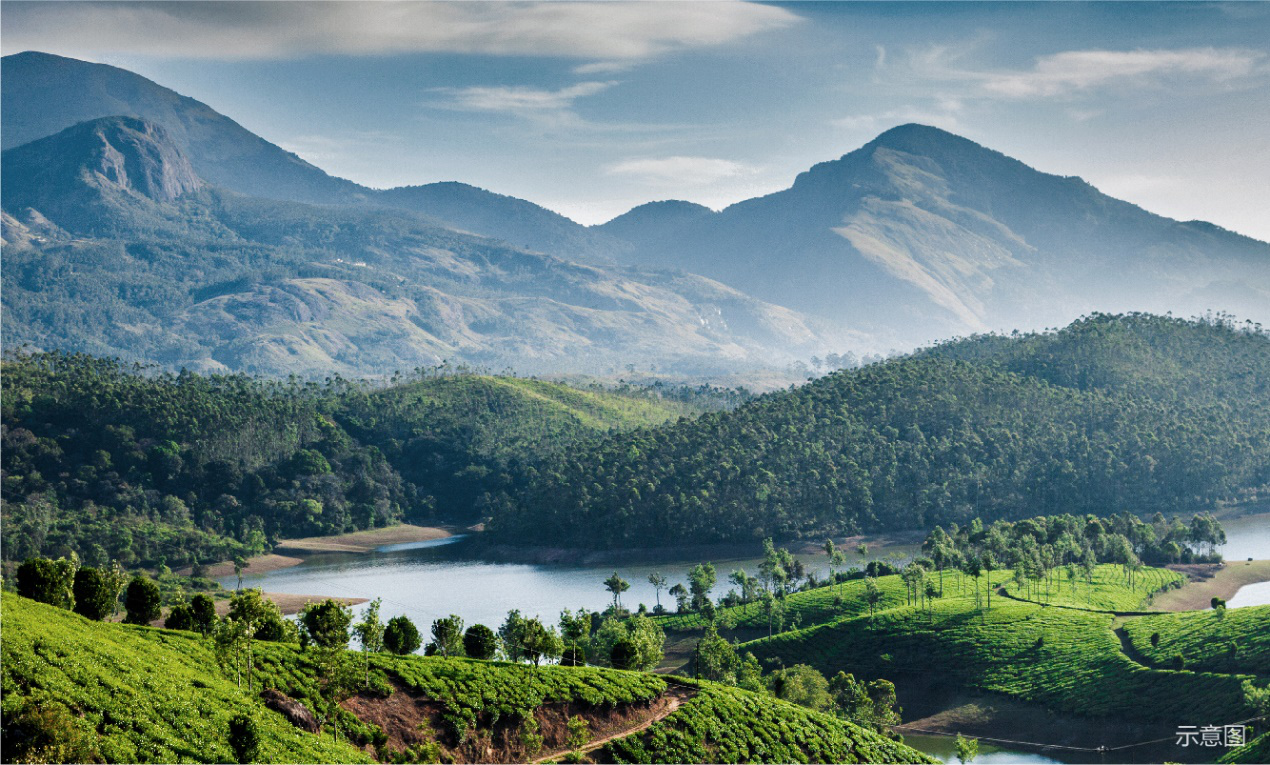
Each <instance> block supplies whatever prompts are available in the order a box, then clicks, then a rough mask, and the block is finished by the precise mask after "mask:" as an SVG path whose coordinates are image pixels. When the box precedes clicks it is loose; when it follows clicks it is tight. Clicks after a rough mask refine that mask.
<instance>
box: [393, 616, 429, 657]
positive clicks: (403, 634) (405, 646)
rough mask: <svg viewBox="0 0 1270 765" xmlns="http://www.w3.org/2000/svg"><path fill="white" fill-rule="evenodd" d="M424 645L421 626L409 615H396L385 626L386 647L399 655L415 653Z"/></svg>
mask: <svg viewBox="0 0 1270 765" xmlns="http://www.w3.org/2000/svg"><path fill="white" fill-rule="evenodd" d="M421 645H423V639H422V638H421V637H420V636H419V628H418V627H416V626H415V623H414V622H412V621H410V618H409V617H407V616H394V617H393V618H391V619H389V620H388V624H387V626H385V627H384V647H385V648H387V649H388V650H389V651H391V652H392V653H395V654H397V655H398V656H405V655H406V654H411V653H414V652H415V651H417V650H419V646H421Z"/></svg>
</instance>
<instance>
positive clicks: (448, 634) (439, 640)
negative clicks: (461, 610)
mask: <svg viewBox="0 0 1270 765" xmlns="http://www.w3.org/2000/svg"><path fill="white" fill-rule="evenodd" d="M425 650H426V651H427V653H428V655H429V656H434V655H435V656H462V655H463V618H462V617H461V616H459V615H458V614H450V615H449V616H446V617H443V618H440V619H437V620H435V621H434V622H432V642H431V643H428V645H427V648H426V649H425Z"/></svg>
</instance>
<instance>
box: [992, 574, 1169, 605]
mask: <svg viewBox="0 0 1270 765" xmlns="http://www.w3.org/2000/svg"><path fill="white" fill-rule="evenodd" d="M1075 573H1076V577H1075V578H1074V579H1072V578H1069V577H1068V576H1067V574H1066V571H1065V570H1063V569H1057V570H1056V571H1055V573H1054V577H1053V582H1052V583H1051V584H1050V585H1049V586H1048V587H1046V585H1045V584H1044V583H1041V584H1033V585H1032V587H1031V590H1030V591H1028V590H1025V589H1024V588H1021V587H1019V586H1018V585H1017V584H1015V583H1014V582H1013V575H1010V576H1009V577H1007V583H1006V585H1005V587H1006V592H1008V593H1010V595H1012V596H1014V597H1016V598H1020V599H1022V600H1029V601H1032V602H1035V603H1047V604H1050V605H1064V606H1071V607H1073V608H1086V609H1090V610H1094V611H1150V610H1151V601H1152V599H1153V596H1154V595H1155V593H1157V592H1161V591H1164V590H1166V589H1168V588H1172V587H1178V586H1180V585H1181V584H1182V583H1184V582H1185V581H1186V577H1184V576H1182V575H1181V574H1179V573H1177V572H1175V571H1169V570H1168V569H1163V568H1143V569H1142V570H1141V571H1138V572H1136V573H1135V574H1134V575H1133V584H1132V586H1130V584H1129V579H1128V576H1127V575H1126V574H1125V572H1124V569H1123V568H1122V567H1121V566H1117V565H1111V564H1103V565H1100V566H1096V567H1095V568H1094V572H1093V576H1092V577H1090V578H1089V579H1088V580H1087V579H1086V578H1085V576H1084V573H1083V572H1081V571H1080V570H1079V569H1077V570H1076V572H1075ZM994 581H995V580H994Z"/></svg>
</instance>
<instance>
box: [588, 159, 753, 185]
mask: <svg viewBox="0 0 1270 765" xmlns="http://www.w3.org/2000/svg"><path fill="white" fill-rule="evenodd" d="M757 172H758V169H757V168H755V167H751V166H750V165H745V164H742V163H740V162H733V161H731V160H727V159H714V158H711V157H661V158H650V159H628V160H625V161H622V162H618V163H615V164H612V165H609V166H608V167H607V168H605V173H607V174H608V175H624V176H627V177H630V178H633V179H635V180H636V181H639V182H640V183H644V184H647V185H649V186H675V187H684V186H709V185H710V184H713V183H718V182H719V181H724V180H731V179H736V178H743V177H746V176H751V175H754V174H755V173H757Z"/></svg>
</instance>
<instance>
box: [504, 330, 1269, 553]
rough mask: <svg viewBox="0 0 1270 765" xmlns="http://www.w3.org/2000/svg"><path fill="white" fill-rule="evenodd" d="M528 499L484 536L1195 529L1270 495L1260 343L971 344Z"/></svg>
mask: <svg viewBox="0 0 1270 765" xmlns="http://www.w3.org/2000/svg"><path fill="white" fill-rule="evenodd" d="M525 483H526V488H525V489H523V490H522V491H520V492H519V493H518V494H516V495H515V496H513V497H506V498H502V500H501V501H500V503H499V504H500V507H499V512H497V513H496V514H495V518H494V522H493V523H492V524H491V526H490V531H491V533H492V535H493V536H494V537H495V538H501V539H502V540H506V541H508V542H511V541H513V540H514V541H517V542H520V543H522V544H523V543H538V544H543V545H550V546H561V545H576V546H579V547H618V546H632V547H653V546H657V545H659V544H665V543H667V542H668V541H669V540H673V541H674V543H675V544H686V543H694V542H719V541H750V540H754V539H761V538H763V537H765V536H773V535H774V536H778V537H779V536H785V537H797V536H803V537H811V536H816V537H819V538H823V535H824V534H827V533H841V532H847V531H858V530H879V529H897V528H910V527H923V526H927V525H930V524H936V523H941V524H947V523H950V522H954V521H956V522H959V523H963V522H965V521H968V520H969V519H971V518H973V517H976V516H977V517H981V518H983V519H984V520H986V521H987V520H994V519H998V518H1004V519H1018V518H1022V517H1025V516H1032V515H1036V514H1040V513H1045V514H1049V513H1095V514H1098V515H1108V514H1112V513H1117V512H1123V511H1130V512H1134V513H1148V512H1149V513H1154V512H1156V511H1163V512H1165V513H1170V512H1192V511H1197V510H1201V509H1204V508H1209V507H1212V506H1213V505H1214V504H1215V503H1217V502H1219V501H1225V500H1235V499H1239V498H1245V497H1248V496H1251V495H1254V494H1255V493H1257V492H1258V491H1260V492H1265V491H1266V490H1267V488H1270V335H1267V334H1266V333H1264V332H1262V331H1261V329H1260V327H1257V326H1253V325H1235V324H1234V323H1233V322H1232V321H1230V320H1228V319H1225V318H1222V317H1219V318H1216V319H1212V318H1210V319H1206V320H1192V321H1186V320H1181V319H1174V318H1166V317H1159V316H1151V315H1145V314H1131V315H1114V316H1113V315H1093V316H1090V317H1088V318H1085V319H1083V320H1081V321H1078V322H1076V323H1074V324H1072V325H1071V326H1069V327H1067V328H1066V329H1063V330H1061V331H1057V332H1049V333H1041V334H1028V335H1014V336H1006V337H1000V336H990V337H972V338H969V339H966V340H960V341H956V342H950V343H947V344H944V345H941V346H938V347H935V348H933V349H929V350H927V351H924V352H920V353H917V354H914V355H912V356H908V357H904V358H899V359H893V360H890V361H887V362H883V363H878V364H873V365H870V366H867V367H864V368H862V369H858V370H852V371H845V372H838V373H835V374H832V375H830V376H828V377H825V378H822V379H820V380H817V381H816V382H814V383H811V384H808V385H806V386H804V387H801V388H798V389H794V390H789V391H783V392H779V393H773V394H769V395H767V396H764V397H762V398H760V399H758V400H756V401H754V402H751V403H750V404H747V405H745V406H742V407H740V408H738V409H737V410H735V411H732V412H726V413H718V414H712V415H707V416H705V417H702V418H699V419H698V420H695V421H693V422H686V423H680V424H677V425H674V426H670V427H666V428H662V429H655V430H649V429H645V430H638V431H633V432H630V433H625V434H622V435H616V436H613V437H611V438H609V439H607V440H606V441H605V442H604V444H603V445H602V446H601V447H599V448H597V449H595V450H593V451H590V452H587V453H576V452H573V453H569V454H567V455H562V456H560V457H558V458H556V459H554V460H552V461H550V462H549V463H547V464H546V465H540V466H539V467H538V468H537V472H536V473H534V474H533V475H532V476H530V477H529V478H528V479H527V480H526V481H525Z"/></svg>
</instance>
